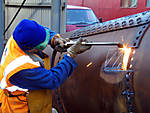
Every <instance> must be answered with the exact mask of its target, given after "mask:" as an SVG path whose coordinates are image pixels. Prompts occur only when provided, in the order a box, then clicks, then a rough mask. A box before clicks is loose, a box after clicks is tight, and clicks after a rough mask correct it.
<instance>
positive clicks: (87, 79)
mask: <svg viewBox="0 0 150 113" xmlns="http://www.w3.org/2000/svg"><path fill="white" fill-rule="evenodd" d="M149 24H150V11H146V12H142V13H139V14H135V15H131V16H126V17H122V18H118V19H114V20H111V21H107V22H103V23H99V24H94V25H91V26H88V27H85V28H82V29H79V30H75V31H72V32H68V33H65V34H61V36H62V37H64V38H70V39H71V40H76V39H78V38H79V37H81V38H86V39H87V40H89V41H98V42H119V43H122V44H123V45H124V46H126V47H127V48H128V50H129V49H130V52H129V53H126V50H125V51H124V49H123V50H122V48H118V47H117V46H107V45H106V46H92V48H91V49H90V50H89V51H87V52H85V53H83V54H80V55H78V56H77V57H76V58H75V60H76V61H77V63H78V67H77V69H76V70H75V71H74V72H73V74H72V76H70V78H68V80H67V81H65V83H64V84H63V85H62V86H61V87H60V88H59V89H57V90H56V91H55V94H54V96H53V107H55V108H56V109H57V110H58V111H59V113H150V107H149V106H150V87H149V86H150V28H149ZM125 54H127V56H128V58H127V59H126V61H127V62H126V63H125V62H124V61H125ZM59 55H60V54H57V56H56V59H58V57H59ZM56 62H57V60H56ZM124 64H126V67H123V65H124Z"/></svg>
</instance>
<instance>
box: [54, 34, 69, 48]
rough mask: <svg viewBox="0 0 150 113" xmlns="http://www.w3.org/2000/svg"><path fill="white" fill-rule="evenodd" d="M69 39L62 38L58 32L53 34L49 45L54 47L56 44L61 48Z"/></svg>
mask: <svg viewBox="0 0 150 113" xmlns="http://www.w3.org/2000/svg"><path fill="white" fill-rule="evenodd" d="M68 40H69V39H65V38H62V37H61V36H60V35H59V34H56V35H54V37H53V38H52V40H51V46H52V47H53V48H55V47H56V45H59V47H61V48H63V47H64V44H65V43H66V42H67V41H68Z"/></svg>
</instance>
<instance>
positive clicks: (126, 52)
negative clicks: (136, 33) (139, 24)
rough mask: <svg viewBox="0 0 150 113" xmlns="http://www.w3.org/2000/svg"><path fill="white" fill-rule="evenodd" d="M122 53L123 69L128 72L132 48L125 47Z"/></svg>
mask: <svg viewBox="0 0 150 113" xmlns="http://www.w3.org/2000/svg"><path fill="white" fill-rule="evenodd" d="M122 51H123V53H124V55H123V62H122V69H123V70H124V71H125V70H127V65H128V60H129V56H130V53H131V48H129V47H127V46H125V45H124V46H123V48H122Z"/></svg>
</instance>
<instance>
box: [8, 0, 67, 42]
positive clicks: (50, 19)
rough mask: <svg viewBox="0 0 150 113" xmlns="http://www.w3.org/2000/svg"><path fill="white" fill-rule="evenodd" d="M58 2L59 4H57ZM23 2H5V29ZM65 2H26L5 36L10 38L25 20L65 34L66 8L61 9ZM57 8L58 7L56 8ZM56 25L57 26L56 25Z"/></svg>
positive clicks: (32, 0)
mask: <svg viewBox="0 0 150 113" xmlns="http://www.w3.org/2000/svg"><path fill="white" fill-rule="evenodd" d="M56 1H57V2H56ZM22 2H23V0H5V28H6V27H7V26H8V24H9V23H10V22H11V20H12V18H13V16H14V15H15V13H16V12H17V10H18V8H19V6H20V5H21V3H22ZM64 2H66V1H65V0H26V3H25V4H24V7H23V8H22V9H21V11H20V12H19V14H18V16H17V18H16V19H15V21H14V22H13V24H12V26H11V27H10V28H9V30H8V32H7V33H6V35H5V38H6V39H7V38H9V37H10V36H11V34H12V32H13V30H14V28H15V27H16V25H17V24H18V23H19V22H20V21H21V20H22V19H24V18H27V19H32V20H36V21H37V22H38V23H40V24H42V25H44V26H46V27H49V28H51V29H53V30H54V31H56V32H64V29H65V15H62V13H63V14H65V13H64V11H65V8H61V7H62V4H64ZM55 6H57V7H55ZM54 24H55V25H54Z"/></svg>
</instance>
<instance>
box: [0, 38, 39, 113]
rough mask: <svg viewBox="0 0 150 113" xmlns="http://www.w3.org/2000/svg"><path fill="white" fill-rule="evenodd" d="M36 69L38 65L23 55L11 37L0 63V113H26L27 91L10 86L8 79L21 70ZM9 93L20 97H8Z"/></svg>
mask: <svg viewBox="0 0 150 113" xmlns="http://www.w3.org/2000/svg"><path fill="white" fill-rule="evenodd" d="M37 67H40V63H39V62H35V61H33V60H32V59H31V58H30V57H29V56H28V55H27V54H26V53H24V52H23V51H22V50H21V49H20V48H19V47H18V45H17V43H16V42H15V40H14V39H13V37H12V36H11V38H10V39H9V40H8V42H7V45H6V47H5V49H4V52H3V55H2V59H1V63H0V87H1V89H2V90H0V95H1V98H0V99H1V100H0V102H2V106H1V109H2V113H28V109H29V108H28V103H27V97H26V95H25V94H26V92H28V89H23V88H20V87H17V86H15V85H12V84H11V83H10V81H9V78H10V77H11V76H12V75H14V74H15V73H17V72H19V71H21V70H24V69H33V68H37ZM9 93H11V94H12V95H20V96H18V97H8V96H9V95H10V94H9Z"/></svg>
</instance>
